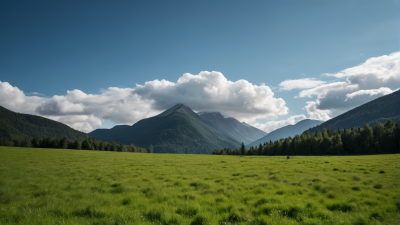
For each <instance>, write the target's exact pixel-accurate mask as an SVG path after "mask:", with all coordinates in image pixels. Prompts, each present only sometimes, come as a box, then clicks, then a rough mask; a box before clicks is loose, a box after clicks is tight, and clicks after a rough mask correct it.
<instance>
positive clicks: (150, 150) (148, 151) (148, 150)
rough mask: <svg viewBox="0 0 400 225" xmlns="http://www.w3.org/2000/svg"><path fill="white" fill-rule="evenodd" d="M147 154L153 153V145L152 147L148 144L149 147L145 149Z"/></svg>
mask: <svg viewBox="0 0 400 225" xmlns="http://www.w3.org/2000/svg"><path fill="white" fill-rule="evenodd" d="M147 153H153V145H152V144H150V145H149V146H148V147H147Z"/></svg>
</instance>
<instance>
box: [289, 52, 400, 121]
mask: <svg viewBox="0 0 400 225" xmlns="http://www.w3.org/2000/svg"><path fill="white" fill-rule="evenodd" d="M324 75H327V76H333V77H337V78H346V80H345V81H339V82H333V83H329V84H323V85H320V86H318V87H314V88H311V89H307V90H303V91H301V92H300V93H299V95H298V96H297V97H303V98H304V97H308V98H311V97H313V96H316V97H317V99H316V101H308V102H307V106H305V107H304V108H305V109H306V110H307V112H308V114H309V115H310V118H311V119H319V120H327V119H329V118H330V117H332V116H337V115H339V114H341V113H343V112H345V111H348V110H350V109H352V108H354V107H357V106H359V105H361V104H364V103H366V102H368V101H371V100H373V99H375V98H377V97H380V96H383V95H386V94H389V93H392V92H393V91H392V90H393V89H396V88H398V87H400V52H394V53H392V54H390V55H384V56H380V57H374V58H370V59H368V60H367V61H365V62H364V63H363V64H361V65H358V66H355V67H352V68H348V69H345V70H342V71H340V72H338V73H335V74H324Z"/></svg>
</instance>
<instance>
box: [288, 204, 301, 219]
mask: <svg viewBox="0 0 400 225" xmlns="http://www.w3.org/2000/svg"><path fill="white" fill-rule="evenodd" d="M300 212H301V208H300V207H298V206H292V207H290V208H289V211H288V212H287V214H288V216H289V217H291V218H296V217H297V216H298V214H299V213H300Z"/></svg>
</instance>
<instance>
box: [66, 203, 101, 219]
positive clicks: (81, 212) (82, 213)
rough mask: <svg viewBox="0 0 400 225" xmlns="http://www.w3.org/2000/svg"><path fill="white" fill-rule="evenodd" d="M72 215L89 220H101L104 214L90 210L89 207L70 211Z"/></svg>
mask: <svg viewBox="0 0 400 225" xmlns="http://www.w3.org/2000/svg"><path fill="white" fill-rule="evenodd" d="M72 215H74V216H77V217H89V218H103V217H104V216H105V214H104V213H103V212H99V211H97V210H92V209H91V208H90V206H88V207H86V208H84V209H76V210H74V211H72Z"/></svg>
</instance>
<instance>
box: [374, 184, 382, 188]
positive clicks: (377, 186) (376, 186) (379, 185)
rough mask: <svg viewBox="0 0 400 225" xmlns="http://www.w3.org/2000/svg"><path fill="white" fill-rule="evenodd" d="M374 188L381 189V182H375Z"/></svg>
mask: <svg viewBox="0 0 400 225" xmlns="http://www.w3.org/2000/svg"><path fill="white" fill-rule="evenodd" d="M374 188H376V189H382V184H375V185H374Z"/></svg>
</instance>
